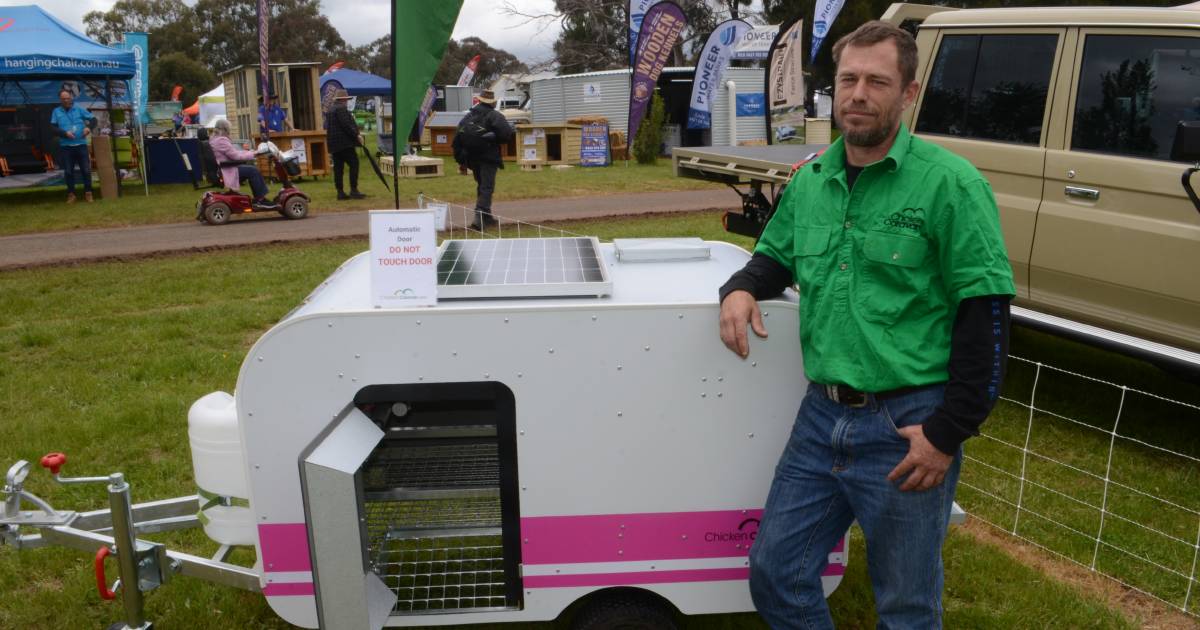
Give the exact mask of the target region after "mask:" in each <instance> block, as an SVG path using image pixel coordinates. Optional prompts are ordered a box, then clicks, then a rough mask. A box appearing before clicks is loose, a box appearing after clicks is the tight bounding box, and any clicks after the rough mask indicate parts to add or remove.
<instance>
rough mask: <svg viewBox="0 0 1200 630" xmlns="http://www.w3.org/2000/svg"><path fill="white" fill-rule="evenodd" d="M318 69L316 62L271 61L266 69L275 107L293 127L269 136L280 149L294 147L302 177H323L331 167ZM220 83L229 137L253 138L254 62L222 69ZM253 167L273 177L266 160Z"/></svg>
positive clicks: (255, 128)
mask: <svg viewBox="0 0 1200 630" xmlns="http://www.w3.org/2000/svg"><path fill="white" fill-rule="evenodd" d="M319 71H320V64H319V63H316V62H299V63H273V64H271V65H270V71H269V76H270V83H271V85H270V89H271V90H272V91H274V92H275V93H276V94H278V95H279V105H280V107H282V108H283V110H284V111H285V112H287V119H288V122H289V123H290V124H291V125H292V131H286V132H271V138H272V140H273V141H274V142H275V143H276V144H277V145H279V147H280V148H281V149H283V150H288V149H291V150H294V151H296V152H297V154H299V155H300V156H301V160H300V169H301V170H300V175H301V176H306V177H307V176H315V175H325V174H327V173H329V170H330V169H329V151H328V148H327V146H326V144H325V125H324V122H325V121H324V119H323V117H322V115H321V94H320V80H319ZM221 83H222V85H223V86H224V88H225V111H226V113H227V114H226V115H227V117H228V118H229V122H230V124H231V125H232V126H233V135H234V136H235V137H237V138H240V139H243V140H254V139H256V138H258V135H259V128H258V98H259V96H261V91H262V86H261V82H260V80H259V66H258V65H257V64H247V65H242V66H238V67H236V68H233V69H231V70H227V71H225V72H223V73H222V74H221ZM258 166H259V170H260V171H262V172H263V175H264V176H267V177H270V176H272V175H273V171H272V170H271V169H270V168H269V165H267V164H266V161H265V160H260V161H259V165H258Z"/></svg>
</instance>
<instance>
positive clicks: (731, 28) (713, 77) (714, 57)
mask: <svg viewBox="0 0 1200 630" xmlns="http://www.w3.org/2000/svg"><path fill="white" fill-rule="evenodd" d="M750 28H751V27H750V25H749V24H748V23H746V22H743V21H742V20H725V21H724V22H721V23H720V24H718V25H717V28H715V29H713V32H712V34H711V35H709V36H708V41H706V42H705V43H704V49H703V50H702V51H701V52H700V58H699V59H698V60H697V61H696V72H695V78H694V79H693V80H692V102H691V105H690V106H689V107H688V121H687V126H688V129H709V128H711V127H712V100H713V98H715V97H716V96H717V91H718V90H719V89H720V87H721V74H723V73H724V72H725V67H726V66H728V65H729V55H730V53H731V52H732V51H733V46H734V44H736V43H737V42H738V40H740V39H741V37H742V35H743V34H744V33H745V32H747V31H749V30H750Z"/></svg>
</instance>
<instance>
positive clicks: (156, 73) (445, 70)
mask: <svg viewBox="0 0 1200 630" xmlns="http://www.w3.org/2000/svg"><path fill="white" fill-rule="evenodd" d="M257 6H258V5H257V2H255V1H254V0H198V1H197V2H196V4H195V6H190V7H189V6H188V5H186V4H184V3H183V2H182V0H119V1H118V2H117V3H115V4H114V5H113V7H112V8H111V9H109V10H108V11H91V12H89V13H87V14H86V15H84V16H83V22H84V27H85V29H86V31H87V35H88V37H91V38H93V39H95V40H96V41H98V42H100V43H102V44H113V43H115V42H118V41H120V40H121V37H122V34H123V33H128V32H144V33H148V34H149V46H150V50H149V53H150V54H149V57H150V77H149V84H148V85H149V97H150V100H166V99H168V98H169V97H170V94H171V90H172V88H174V86H175V85H182V86H183V97H182V98H183V100H184V101H185V102H189V103H190V102H191V101H192V100H194V99H195V98H197V97H198V96H199V95H201V94H203V93H204V92H207V91H209V90H211V89H212V88H214V87H216V85H217V83H218V82H219V81H220V78H219V77H220V74H221V73H222V72H224V71H226V70H229V69H232V68H235V67H237V66H241V65H245V64H257V63H258V16H257ZM268 6H269V7H270V11H271V14H270V16H269V18H268V29H269V32H270V33H271V34H272V36H271V38H270V43H269V55H270V59H271V61H272V63H283V62H300V61H316V62H319V63H320V64H321V70H322V71H324V69H325V68H327V67H329V65H330V64H332V63H334V62H335V61H344V62H345V67H347V68H352V69H354V70H360V71H363V72H370V73H371V74H375V75H378V76H381V77H384V78H388V79H390V78H391V75H392V60H391V57H392V45H391V37H390V35H384V36H383V37H380V38H378V39H376V40H375V41H372V42H370V43H367V44H363V45H361V46H352V45H350V44H348V43H347V42H346V40H345V39H344V38H343V37H342V35H341V33H339V32H338V29H337V28H336V27H334V26H333V24H331V23H330V22H329V19H328V18H327V17H325V16H324V15H322V13H321V3H320V0H271V1H270V3H269V4H268ZM477 54H478V55H481V56H482V59H481V61H480V65H479V68H477V70H476V75H475V76H476V78H475V81H474V84H475V85H488V84H490V83H491V82H492V81H493V80H495V79H496V78H497V77H499V76H500V75H501V74H505V73H512V72H525V71H527V70H528V68H527V67H526V66H525V64H523V63H521V62H520V61H519V60H517V58H516V57H514V56H513V55H512V54H510V53H508V52H507V51H504V50H500V49H496V48H492V47H491V46H489V45H488V44H487V42H485V41H483V40H482V39H480V38H478V37H467V38H464V39H463V40H462V41H454V40H451V41H450V42H449V44H448V45H447V48H446V54H445V56H444V57H443V58H442V65H441V67H440V68H438V72H437V75H436V77H435V79H434V82H435V83H439V84H444V83H450V84H453V83H455V82H457V81H458V76H459V74H460V73H461V72H462V69H463V66H465V65H466V63H467V61H468V60H470V59H471V57H474V56H475V55H477Z"/></svg>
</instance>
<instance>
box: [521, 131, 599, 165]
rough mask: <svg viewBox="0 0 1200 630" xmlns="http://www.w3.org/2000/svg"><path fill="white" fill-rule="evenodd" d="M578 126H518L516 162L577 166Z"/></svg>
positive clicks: (579, 143) (581, 143)
mask: <svg viewBox="0 0 1200 630" xmlns="http://www.w3.org/2000/svg"><path fill="white" fill-rule="evenodd" d="M580 130H581V127H580V126H579V125H570V124H566V123H562V122H560V123H557V124H530V125H517V133H516V138H515V142H516V147H517V159H518V160H520V161H521V162H537V163H541V164H579V162H580V159H579V158H580V148H581V147H582V145H583V139H582V135H581V131H580Z"/></svg>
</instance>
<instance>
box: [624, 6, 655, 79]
mask: <svg viewBox="0 0 1200 630" xmlns="http://www.w3.org/2000/svg"><path fill="white" fill-rule="evenodd" d="M656 2H658V0H629V65H631V66H632V65H633V56H634V55H635V54H636V53H637V48H638V33H640V32H641V31H642V18H644V17H646V11H649V10H650V7H652V6H654V4H655V3H656Z"/></svg>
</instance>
